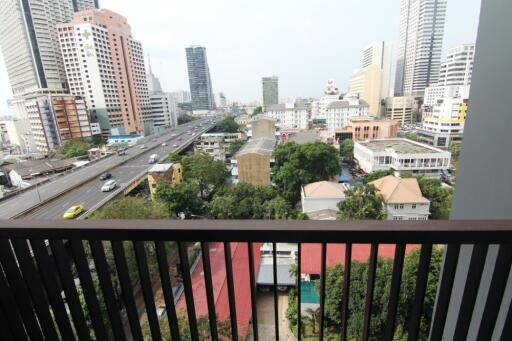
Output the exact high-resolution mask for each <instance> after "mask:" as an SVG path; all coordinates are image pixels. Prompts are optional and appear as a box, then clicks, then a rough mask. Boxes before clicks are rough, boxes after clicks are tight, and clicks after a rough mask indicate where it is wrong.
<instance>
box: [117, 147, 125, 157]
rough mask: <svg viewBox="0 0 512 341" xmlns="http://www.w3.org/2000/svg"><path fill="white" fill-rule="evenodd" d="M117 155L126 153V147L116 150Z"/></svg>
mask: <svg viewBox="0 0 512 341" xmlns="http://www.w3.org/2000/svg"><path fill="white" fill-rule="evenodd" d="M117 155H119V156H121V155H126V148H125V149H120V150H118V151H117Z"/></svg>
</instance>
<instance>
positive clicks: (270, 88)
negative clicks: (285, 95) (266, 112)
mask: <svg viewBox="0 0 512 341" xmlns="http://www.w3.org/2000/svg"><path fill="white" fill-rule="evenodd" d="M261 87H262V89H263V107H264V108H266V107H268V106H269V105H274V104H279V78H278V77H277V76H272V77H263V78H262V79H261Z"/></svg>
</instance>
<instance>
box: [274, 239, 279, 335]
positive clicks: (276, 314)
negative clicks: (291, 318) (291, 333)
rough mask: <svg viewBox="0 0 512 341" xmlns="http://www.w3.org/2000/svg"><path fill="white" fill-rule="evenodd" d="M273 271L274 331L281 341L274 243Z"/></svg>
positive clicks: (275, 246)
mask: <svg viewBox="0 0 512 341" xmlns="http://www.w3.org/2000/svg"><path fill="white" fill-rule="evenodd" d="M272 269H273V275H274V328H275V329H274V330H275V332H276V340H278V341H279V302H278V297H277V284H278V281H277V244H276V243H275V242H272Z"/></svg>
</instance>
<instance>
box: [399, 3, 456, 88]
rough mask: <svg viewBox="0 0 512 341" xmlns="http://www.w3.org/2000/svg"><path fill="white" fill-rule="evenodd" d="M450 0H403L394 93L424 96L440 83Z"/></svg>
mask: <svg viewBox="0 0 512 341" xmlns="http://www.w3.org/2000/svg"><path fill="white" fill-rule="evenodd" d="M446 2H447V0H401V2H400V44H399V46H398V56H397V61H396V74H395V96H413V97H423V94H424V91H425V88H426V87H427V86H429V85H431V84H435V83H437V79H438V76H439V69H440V64H441V49H442V45H443V34H444V22H445V18H446Z"/></svg>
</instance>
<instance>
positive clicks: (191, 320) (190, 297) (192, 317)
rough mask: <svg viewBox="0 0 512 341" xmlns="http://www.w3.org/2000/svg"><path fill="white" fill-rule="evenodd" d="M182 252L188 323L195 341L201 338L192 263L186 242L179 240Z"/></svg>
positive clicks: (181, 259)
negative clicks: (192, 277)
mask: <svg viewBox="0 0 512 341" xmlns="http://www.w3.org/2000/svg"><path fill="white" fill-rule="evenodd" d="M177 243H178V249H179V254H180V264H181V275H182V276H183V286H184V287H185V301H186V303H187V316H188V324H189V326H190V337H191V339H192V340H193V341H197V340H199V332H198V330H197V319H196V308H195V306H194V293H193V290H192V279H191V278H190V264H189V261H188V252H187V247H186V246H185V245H184V242H177Z"/></svg>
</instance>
